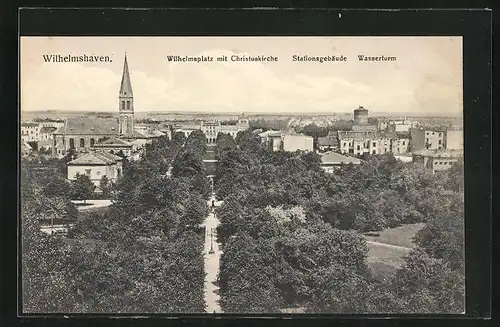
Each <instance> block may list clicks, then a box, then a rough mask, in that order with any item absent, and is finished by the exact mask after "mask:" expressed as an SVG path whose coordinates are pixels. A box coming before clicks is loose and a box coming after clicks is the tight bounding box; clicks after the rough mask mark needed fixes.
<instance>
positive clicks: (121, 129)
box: [52, 54, 163, 156]
mask: <svg viewBox="0 0 500 327" xmlns="http://www.w3.org/2000/svg"><path fill="white" fill-rule="evenodd" d="M118 101H119V102H118V106H119V107H118V115H117V117H112V118H101V117H70V118H67V119H66V120H65V122H64V126H61V127H59V128H58V129H57V130H56V131H54V132H53V134H52V135H53V140H52V154H53V155H54V156H64V155H66V154H67V152H68V151H69V149H74V150H75V151H76V152H81V153H84V152H90V151H91V150H93V149H94V145H95V144H97V143H101V142H102V141H103V140H106V139H116V138H121V139H125V140H127V141H132V140H135V139H143V138H153V137H159V136H161V135H163V133H154V134H151V133H150V134H151V135H149V134H148V135H145V133H144V132H143V131H136V130H135V128H134V94H133V92H132V83H131V80H130V73H129V68H128V62H127V54H125V59H124V63H123V73H122V80H121V84H120V92H119V94H118Z"/></svg>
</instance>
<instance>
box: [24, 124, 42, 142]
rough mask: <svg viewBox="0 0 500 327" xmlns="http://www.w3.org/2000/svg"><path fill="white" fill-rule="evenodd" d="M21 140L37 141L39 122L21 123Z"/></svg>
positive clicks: (38, 138)
mask: <svg viewBox="0 0 500 327" xmlns="http://www.w3.org/2000/svg"><path fill="white" fill-rule="evenodd" d="M21 140H23V141H24V142H38V141H39V140H40V124H38V123H34V122H23V123H21Z"/></svg>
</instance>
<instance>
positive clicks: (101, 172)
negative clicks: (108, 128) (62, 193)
mask: <svg viewBox="0 0 500 327" xmlns="http://www.w3.org/2000/svg"><path fill="white" fill-rule="evenodd" d="M67 165H68V179H69V180H74V179H76V175H77V174H79V175H87V176H88V177H89V178H90V180H91V181H92V183H94V185H95V186H96V187H99V184H100V182H101V179H102V177H103V176H106V177H107V178H108V180H110V181H111V182H113V183H116V182H117V181H118V179H119V178H120V177H121V176H122V175H123V167H122V158H120V157H119V156H117V155H114V154H111V153H108V152H95V153H87V154H85V155H82V156H80V157H79V158H77V159H75V160H72V161H70V162H68V164H67Z"/></svg>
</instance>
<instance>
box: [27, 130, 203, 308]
mask: <svg viewBox="0 0 500 327" xmlns="http://www.w3.org/2000/svg"><path fill="white" fill-rule="evenodd" d="M202 136H203V135H199V134H193V135H192V136H190V137H189V138H188V139H187V140H185V138H184V136H183V135H180V134H176V135H174V137H173V139H172V140H168V139H166V138H160V139H158V140H155V141H154V142H153V143H152V144H149V145H147V148H146V151H145V152H144V155H143V158H142V160H141V161H140V163H138V162H128V163H127V164H126V165H127V166H126V168H125V169H124V176H123V178H122V179H120V180H119V182H118V183H117V184H116V185H115V186H114V197H115V199H114V203H113V204H112V205H111V206H110V207H108V208H107V210H106V211H102V212H92V213H89V214H86V215H82V216H81V217H76V216H77V211H76V209H75V206H74V205H73V203H72V202H71V201H70V198H71V196H67V194H71V192H69V193H61V192H53V191H45V192H44V190H45V189H46V185H47V183H45V182H44V180H42V179H41V178H40V177H39V176H38V175H36V174H33V173H32V172H31V171H30V166H29V165H27V164H26V165H22V176H21V180H22V183H23V184H22V191H23V193H22V208H21V215H22V217H21V218H22V255H23V263H22V280H23V285H22V290H23V298H22V306H23V312H26V313H36V312H44V313H46V312H58V313H65V312H67V313H76V312H81V313H165V312H170V313H174V312H182V313H189V312H204V308H205V303H204V298H203V286H204V284H203V283H204V267H203V252H202V250H203V241H204V235H203V232H200V231H199V228H198V225H199V224H200V223H201V222H202V221H203V219H204V217H205V216H206V214H207V213H208V205H207V204H206V201H205V197H206V189H205V187H206V186H205V185H206V184H207V183H208V181H204V180H202V179H201V178H200V176H201V174H203V165H202V164H201V159H200V158H201V155H202V153H203V151H204V148H203V147H201V146H200V145H201V144H203V142H204V139H203V138H202ZM171 166H172V167H184V168H183V169H181V170H179V171H177V170H175V169H174V170H173V173H172V175H171V176H169V175H168V174H167V172H168V171H169V168H170V167H171ZM47 178H48V177H47ZM59 182H61V181H59ZM75 183H77V182H75ZM78 184H79V185H80V186H81V185H82V184H84V183H78ZM66 186H67V187H68V190H71V186H70V185H68V183H66V184H65V187H66ZM50 187H55V186H50ZM83 192H86V191H81V193H83ZM52 216H53V217H56V218H59V219H62V218H64V217H70V216H73V220H74V227H73V228H71V229H70V231H69V233H68V235H67V237H62V236H49V235H46V234H44V233H43V232H41V231H40V220H42V219H50V218H51V217H52Z"/></svg>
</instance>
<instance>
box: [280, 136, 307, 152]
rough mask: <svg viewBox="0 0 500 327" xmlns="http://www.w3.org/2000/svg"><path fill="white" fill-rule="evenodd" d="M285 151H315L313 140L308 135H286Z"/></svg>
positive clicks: (284, 139)
mask: <svg viewBox="0 0 500 327" xmlns="http://www.w3.org/2000/svg"><path fill="white" fill-rule="evenodd" d="M283 150H284V151H290V152H294V151H297V150H300V151H313V150H314V146H313V138H312V137H311V136H306V135H285V136H283Z"/></svg>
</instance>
